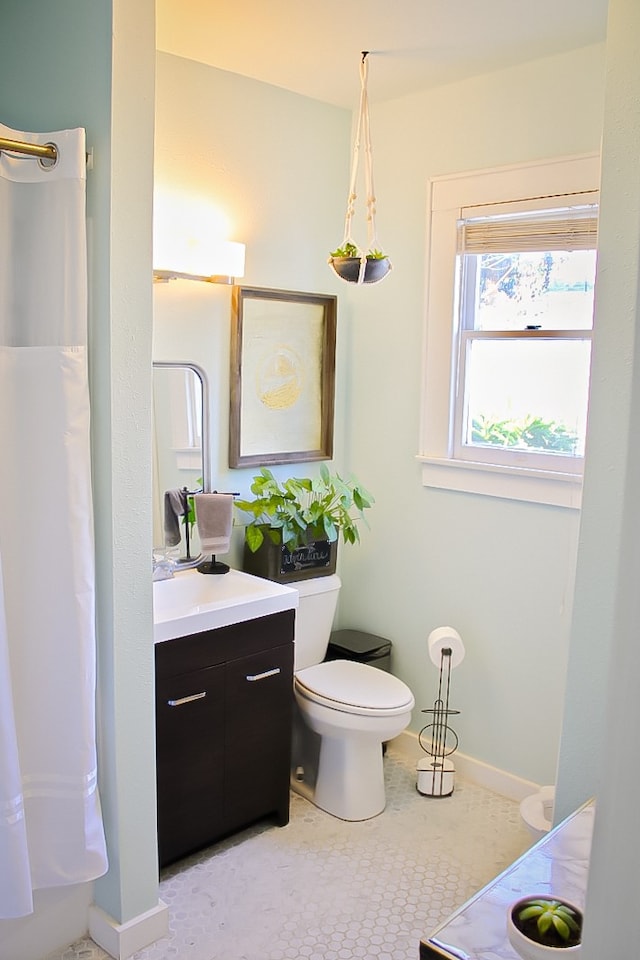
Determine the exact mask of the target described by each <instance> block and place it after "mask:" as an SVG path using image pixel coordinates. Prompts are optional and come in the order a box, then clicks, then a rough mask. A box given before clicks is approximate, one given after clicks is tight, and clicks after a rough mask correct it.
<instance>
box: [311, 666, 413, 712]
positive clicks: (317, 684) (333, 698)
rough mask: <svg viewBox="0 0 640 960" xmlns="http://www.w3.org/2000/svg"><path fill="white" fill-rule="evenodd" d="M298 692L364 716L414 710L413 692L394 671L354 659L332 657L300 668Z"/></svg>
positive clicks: (338, 708)
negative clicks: (392, 672)
mask: <svg viewBox="0 0 640 960" xmlns="http://www.w3.org/2000/svg"><path fill="white" fill-rule="evenodd" d="M294 684H295V686H296V688H297V690H298V692H299V693H300V694H301V695H302V696H304V697H306V698H307V699H309V700H312V701H314V702H315V703H319V704H323V705H325V706H327V707H329V708H331V709H333V710H340V711H342V712H343V713H352V714H358V715H359V716H364V717H379V716H390V717H391V716H396V715H398V714H402V713H405V712H406V711H407V710H411V709H412V708H413V706H414V703H415V701H414V698H413V694H412V693H411V690H410V689H409V687H408V686H407V685H406V684H405V683H403V681H402V680H399V679H398V677H394V676H393V675H392V674H390V673H385V672H384V671H383V670H378V669H377V668H376V667H371V666H368V665H367V664H365V663H358V662H357V661H354V660H330V661H327V662H325V663H318V664H315V665H314V666H312V667H305V668H304V669H303V670H299V671H298V672H297V673H296V675H295V677H294Z"/></svg>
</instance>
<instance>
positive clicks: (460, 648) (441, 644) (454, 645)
mask: <svg viewBox="0 0 640 960" xmlns="http://www.w3.org/2000/svg"><path fill="white" fill-rule="evenodd" d="M427 647H428V650H429V656H430V657H431V662H432V663H435V665H436V667H438V669H440V662H441V656H442V651H443V650H446V649H449V650H451V666H452V667H457V666H458V664H459V663H460V661H461V660H464V643H463V642H462V637H461V636H460V634H459V633H458V631H457V630H454V628H453V627H437V628H436V629H435V630H432V631H431V633H430V634H429V636H428V638H427Z"/></svg>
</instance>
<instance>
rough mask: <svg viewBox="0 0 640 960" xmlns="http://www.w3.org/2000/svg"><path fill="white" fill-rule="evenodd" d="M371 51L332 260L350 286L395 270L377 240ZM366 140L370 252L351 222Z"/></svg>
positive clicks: (363, 68)
mask: <svg viewBox="0 0 640 960" xmlns="http://www.w3.org/2000/svg"><path fill="white" fill-rule="evenodd" d="M367 55H368V54H367V52H366V51H363V53H362V61H361V63H360V82H361V87H362V89H361V93H360V113H359V116H358V126H357V130H356V136H355V141H354V145H353V160H352V162H351V184H350V188H349V199H348V202H347V215H346V218H345V225H344V239H343V241H342V246H340V247H338V248H337V250H334V251H333V252H332V253H331V254H330V255H329V259H328V261H327V262H328V263H329V264H331V266H332V267H333V270H334V271H335V273H336V274H337V275H338V276H339V277H340V278H341V279H342V280H346V281H347V283H378V282H379V281H380V280H383V279H384V277H386V276H387V274H388V273H389V271H390V270H391V261H390V260H389V257H388V256H387V255H386V253H382V251H381V250H379V249H378V241H377V237H376V207H375V204H376V198H375V192H374V189H373V151H372V147H371V130H370V125H369V98H368V94H367V73H368V69H369V68H368V64H367ZM361 136H362V137H363V138H364V159H365V165H364V166H365V186H366V191H367V249H366V251H365V250H360V249H359V248H358V246H357V245H356V244H355V243H354V242H353V240H352V238H351V222H352V220H353V214H354V204H355V201H356V199H357V195H356V183H357V179H358V159H359V154H360V138H361Z"/></svg>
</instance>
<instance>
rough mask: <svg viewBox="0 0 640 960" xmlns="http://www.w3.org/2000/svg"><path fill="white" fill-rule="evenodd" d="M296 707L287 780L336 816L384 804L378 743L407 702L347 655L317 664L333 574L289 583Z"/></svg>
mask: <svg viewBox="0 0 640 960" xmlns="http://www.w3.org/2000/svg"><path fill="white" fill-rule="evenodd" d="M295 587H296V589H297V590H298V593H299V597H300V599H299V606H298V611H297V614H296V630H295V648H294V649H295V654H294V681H293V688H294V694H295V700H296V704H297V709H296V711H295V722H294V737H293V749H292V767H291V786H292V789H293V790H295V791H296V792H297V793H300V794H301V795H302V796H304V797H306V798H307V799H308V800H310V801H311V802H312V803H314V804H315V805H316V806H317V807H320V808H321V809H322V810H325V811H326V812H327V813H330V814H333V816H334V817H340V819H342V820H368V819H370V818H371V817H375V816H377V814H379V813H381V812H382V811H383V810H384V806H385V791H384V772H383V765H382V744H383V742H385V741H387V740H391V739H392V738H393V737H396V736H398V734H399V733H402V731H403V730H404V729H405V727H406V726H407V725H408V724H409V721H410V720H411V711H412V709H413V706H414V703H415V701H414V698H413V694H412V693H411V690H410V689H409V687H408V686H407V685H406V684H405V683H403V682H402V680H399V679H398V678H397V677H394V676H392V675H391V674H390V673H386V672H384V671H383V670H379V669H377V668H376V667H371V666H368V665H367V664H364V663H357V662H354V661H351V660H331V661H328V662H326V663H323V659H324V656H325V654H326V652H327V647H328V645H329V638H330V636H331V627H332V624H333V618H334V614H335V610H336V604H337V602H338V592H339V590H340V579H339V577H337V576H336V575H335V574H333V575H331V576H328V577H316V578H313V579H310V580H301V581H299V582H296V584H295Z"/></svg>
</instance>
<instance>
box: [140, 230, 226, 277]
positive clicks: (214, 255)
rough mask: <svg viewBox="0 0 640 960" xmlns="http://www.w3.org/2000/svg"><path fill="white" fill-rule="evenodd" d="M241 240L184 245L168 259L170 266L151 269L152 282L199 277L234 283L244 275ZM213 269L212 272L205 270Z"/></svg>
mask: <svg viewBox="0 0 640 960" xmlns="http://www.w3.org/2000/svg"><path fill="white" fill-rule="evenodd" d="M244 253H245V245H244V243H236V242H235V241H233V240H221V241H217V242H215V243H212V244H209V245H207V247H206V249H205V246H204V244H197V245H195V246H194V245H192V246H191V247H189V245H187V246H186V247H185V248H184V249H183V250H181V251H177V252H176V254H175V256H174V255H173V254H172V256H171V259H172V261H173V263H174V266H173V267H172V268H171V269H159V268H156V267H154V268H153V281H154V283H167V282H168V281H169V280H201V281H202V282H204V283H235V281H236V279H237V278H238V277H243V276H244ZM211 268H213V269H214V270H215V271H216V272H215V273H207V272H205V271H207V270H210V269H211Z"/></svg>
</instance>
